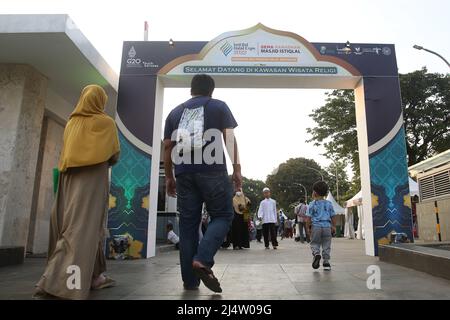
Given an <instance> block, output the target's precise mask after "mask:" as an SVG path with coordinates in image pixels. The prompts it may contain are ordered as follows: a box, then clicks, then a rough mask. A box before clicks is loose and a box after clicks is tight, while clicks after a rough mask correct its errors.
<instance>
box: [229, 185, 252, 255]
mask: <svg viewBox="0 0 450 320" xmlns="http://www.w3.org/2000/svg"><path fill="white" fill-rule="evenodd" d="M249 205H250V200H249V199H248V198H247V197H246V196H245V195H244V193H243V192H242V190H238V191H237V192H236V194H235V196H234V197H233V209H234V218H233V223H232V226H231V242H232V243H233V249H234V250H242V249H243V248H249V247H250V243H249V231H248V207H249Z"/></svg>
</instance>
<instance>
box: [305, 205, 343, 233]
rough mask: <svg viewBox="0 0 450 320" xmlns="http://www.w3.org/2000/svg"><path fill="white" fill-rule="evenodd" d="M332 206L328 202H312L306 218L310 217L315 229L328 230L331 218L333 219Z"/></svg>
mask: <svg viewBox="0 0 450 320" xmlns="http://www.w3.org/2000/svg"><path fill="white" fill-rule="evenodd" d="M335 215H336V213H335V212H334V208H333V205H332V204H331V202H330V201H328V200H314V201H312V202H311V203H310V204H309V206H308V211H307V212H306V216H307V217H311V223H312V225H313V226H315V227H321V228H330V227H331V218H332V217H334V216H335Z"/></svg>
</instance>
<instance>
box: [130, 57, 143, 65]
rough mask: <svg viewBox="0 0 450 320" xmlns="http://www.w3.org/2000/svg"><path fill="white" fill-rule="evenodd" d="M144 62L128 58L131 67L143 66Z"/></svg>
mask: <svg viewBox="0 0 450 320" xmlns="http://www.w3.org/2000/svg"><path fill="white" fill-rule="evenodd" d="M141 62H142V60H141V59H139V58H128V59H127V64H129V65H130V64H131V65H139V64H141Z"/></svg>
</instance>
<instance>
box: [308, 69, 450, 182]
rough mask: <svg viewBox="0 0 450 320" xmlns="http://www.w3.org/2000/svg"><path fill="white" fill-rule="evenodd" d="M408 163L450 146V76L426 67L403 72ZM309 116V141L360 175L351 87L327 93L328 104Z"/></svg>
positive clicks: (401, 80)
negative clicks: (345, 163)
mask: <svg viewBox="0 0 450 320" xmlns="http://www.w3.org/2000/svg"><path fill="white" fill-rule="evenodd" d="M400 87H401V93H402V107H403V116H404V119H405V128H406V136H407V139H406V142H407V154H408V164H409V165H412V164H415V163H417V162H420V161H422V160H425V159H427V158H429V157H431V156H433V155H435V154H436V153H439V152H442V151H445V150H447V149H448V148H449V147H450V75H449V74H447V75H442V74H439V73H428V72H427V69H426V68H423V69H422V70H418V71H414V72H411V73H408V74H404V75H400ZM310 117H311V118H312V119H313V120H314V121H315V122H316V127H314V128H308V129H307V132H308V133H309V134H310V135H311V139H310V140H309V141H312V142H314V144H315V145H323V146H324V147H325V150H326V156H327V157H329V158H330V159H339V160H340V161H347V160H348V161H349V162H350V164H351V165H352V168H353V171H354V173H355V175H359V160H358V143H357V133H356V118H355V103H354V94H353V91H352V90H334V91H332V92H331V93H327V98H326V103H325V105H324V106H321V107H319V108H317V109H315V110H314V111H313V113H312V114H310Z"/></svg>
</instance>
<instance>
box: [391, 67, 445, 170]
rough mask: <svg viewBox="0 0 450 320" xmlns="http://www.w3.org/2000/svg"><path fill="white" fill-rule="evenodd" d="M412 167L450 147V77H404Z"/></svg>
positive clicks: (417, 74) (420, 72) (420, 73)
mask: <svg viewBox="0 0 450 320" xmlns="http://www.w3.org/2000/svg"><path fill="white" fill-rule="evenodd" d="M400 86H401V90H402V102H403V117H404V119H405V126H406V140H407V144H406V148H407V152H408V164H409V165H413V164H415V163H418V162H420V161H422V160H425V159H427V158H428V157H430V156H432V155H434V154H436V153H440V152H443V151H445V150H447V149H448V148H450V74H447V75H446V76H444V75H442V74H439V73H428V72H427V69H426V68H423V69H422V70H418V71H415V72H411V73H407V74H404V75H400Z"/></svg>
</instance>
